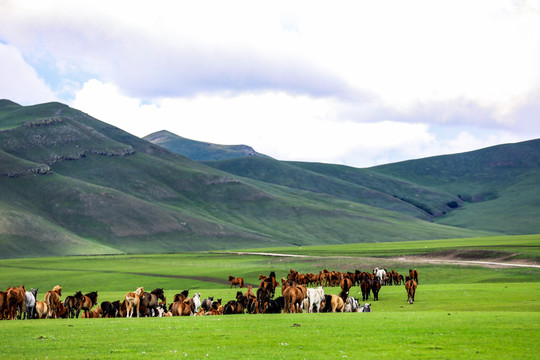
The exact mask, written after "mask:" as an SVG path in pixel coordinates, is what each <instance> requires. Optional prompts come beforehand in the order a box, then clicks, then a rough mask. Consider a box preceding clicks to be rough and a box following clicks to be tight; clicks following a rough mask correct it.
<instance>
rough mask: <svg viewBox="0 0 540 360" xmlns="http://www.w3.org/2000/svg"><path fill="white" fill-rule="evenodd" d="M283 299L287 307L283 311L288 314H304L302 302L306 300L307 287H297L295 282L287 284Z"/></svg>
mask: <svg viewBox="0 0 540 360" xmlns="http://www.w3.org/2000/svg"><path fill="white" fill-rule="evenodd" d="M283 286H285V289H284V290H283V297H284V299H285V306H284V308H283V310H284V311H285V312H288V313H293V312H294V313H297V312H302V302H303V301H304V299H305V298H306V295H307V289H306V287H305V286H301V285H297V284H296V283H295V282H294V281H289V282H287V283H285V284H284V285H283Z"/></svg>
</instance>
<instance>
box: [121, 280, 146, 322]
mask: <svg viewBox="0 0 540 360" xmlns="http://www.w3.org/2000/svg"><path fill="white" fill-rule="evenodd" d="M143 292H144V288H143V287H140V288H137V290H136V291H135V292H128V293H127V294H126V296H125V299H126V317H128V318H130V317H132V316H133V310H134V309H133V308H136V310H137V311H136V313H137V317H139V305H140V298H141V295H142V293H143Z"/></svg>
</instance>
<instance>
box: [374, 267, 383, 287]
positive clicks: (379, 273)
mask: <svg viewBox="0 0 540 360" xmlns="http://www.w3.org/2000/svg"><path fill="white" fill-rule="evenodd" d="M373 275H375V277H376V278H379V281H380V283H381V284H384V282H385V281H386V270H384V269H379V268H375V269H373Z"/></svg>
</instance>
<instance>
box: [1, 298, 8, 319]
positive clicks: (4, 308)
mask: <svg viewBox="0 0 540 360" xmlns="http://www.w3.org/2000/svg"><path fill="white" fill-rule="evenodd" d="M6 318H7V292H6V291H0V320H1V319H6Z"/></svg>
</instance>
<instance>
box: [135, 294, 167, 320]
mask: <svg viewBox="0 0 540 360" xmlns="http://www.w3.org/2000/svg"><path fill="white" fill-rule="evenodd" d="M158 300H161V301H162V303H165V294H164V293H163V289H161V288H160V289H154V290H152V292H149V293H148V292H146V291H145V292H143V293H142V295H141V299H140V301H141V304H140V311H141V314H142V315H143V316H152V317H154V316H157V315H158V311H157V307H158V305H159V301H158Z"/></svg>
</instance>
